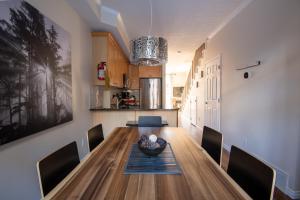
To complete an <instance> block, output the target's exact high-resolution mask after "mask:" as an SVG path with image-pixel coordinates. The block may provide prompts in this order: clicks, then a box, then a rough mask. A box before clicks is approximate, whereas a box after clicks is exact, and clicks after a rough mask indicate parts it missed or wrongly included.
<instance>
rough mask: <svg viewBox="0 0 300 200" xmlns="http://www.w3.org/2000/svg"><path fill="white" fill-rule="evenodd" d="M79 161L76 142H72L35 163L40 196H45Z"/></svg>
mask: <svg viewBox="0 0 300 200" xmlns="http://www.w3.org/2000/svg"><path fill="white" fill-rule="evenodd" d="M79 163H80V160H79V155H78V150H77V145H76V142H72V143H70V144H68V145H66V146H64V147H62V148H61V149H59V150H57V151H55V152H54V153H52V154H50V155H48V156H47V157H46V158H44V159H42V160H41V161H39V162H38V163H37V170H38V175H39V179H40V186H41V192H42V196H43V197H44V196H46V195H47V194H48V193H49V192H50V191H51V190H52V189H53V188H54V187H55V186H56V185H57V184H58V183H59V182H60V181H62V180H63V179H64V178H65V177H66V176H67V175H68V174H69V173H70V172H71V171H72V170H73V169H74V168H75V167H76V166H77V165H78V164H79Z"/></svg>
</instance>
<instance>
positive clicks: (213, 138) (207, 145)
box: [201, 126, 223, 165]
mask: <svg viewBox="0 0 300 200" xmlns="http://www.w3.org/2000/svg"><path fill="white" fill-rule="evenodd" d="M222 143H223V136H222V134H221V133H219V132H218V131H216V130H214V129H212V128H209V127H207V126H204V127H203V135H202V143H201V146H202V147H203V148H204V149H205V150H206V152H207V153H208V154H209V155H210V156H211V157H212V158H213V159H214V160H215V161H216V162H217V163H218V164H219V165H220V164H221V158H222Z"/></svg>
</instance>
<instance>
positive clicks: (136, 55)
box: [130, 0, 168, 66]
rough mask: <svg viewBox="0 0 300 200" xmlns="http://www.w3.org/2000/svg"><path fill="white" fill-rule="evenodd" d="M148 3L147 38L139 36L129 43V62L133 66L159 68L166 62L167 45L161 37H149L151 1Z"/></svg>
mask: <svg viewBox="0 0 300 200" xmlns="http://www.w3.org/2000/svg"><path fill="white" fill-rule="evenodd" d="M149 3H150V16H151V17H150V18H151V20H150V29H149V36H141V37H139V38H137V39H135V40H132V41H131V42H130V62H131V63H132V64H134V65H143V66H159V65H163V64H165V63H167V61H168V43H167V40H166V39H164V38H162V37H154V36H150V35H151V34H150V33H151V29H152V1H151V0H149Z"/></svg>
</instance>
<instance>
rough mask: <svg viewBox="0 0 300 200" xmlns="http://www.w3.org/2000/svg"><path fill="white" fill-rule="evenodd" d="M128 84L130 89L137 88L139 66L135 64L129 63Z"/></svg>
mask: <svg viewBox="0 0 300 200" xmlns="http://www.w3.org/2000/svg"><path fill="white" fill-rule="evenodd" d="M128 85H129V89H131V90H138V89H139V67H138V66H136V65H129V70H128Z"/></svg>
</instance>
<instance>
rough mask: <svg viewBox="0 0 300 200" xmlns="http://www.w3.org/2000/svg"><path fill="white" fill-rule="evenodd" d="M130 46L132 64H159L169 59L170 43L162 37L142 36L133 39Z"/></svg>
mask: <svg viewBox="0 0 300 200" xmlns="http://www.w3.org/2000/svg"><path fill="white" fill-rule="evenodd" d="M130 46H131V47H130V48H131V50H130V60H131V63H132V64H135V65H144V66H158V65H162V64H165V63H166V62H167V60H168V43H167V40H166V39H164V38H162V37H153V36H142V37H139V38H137V39H136V40H133V41H131V44H130Z"/></svg>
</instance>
